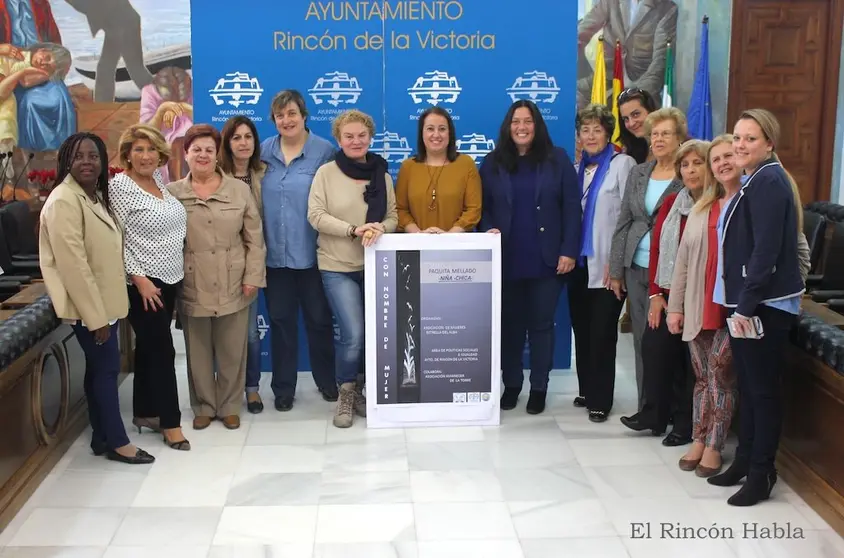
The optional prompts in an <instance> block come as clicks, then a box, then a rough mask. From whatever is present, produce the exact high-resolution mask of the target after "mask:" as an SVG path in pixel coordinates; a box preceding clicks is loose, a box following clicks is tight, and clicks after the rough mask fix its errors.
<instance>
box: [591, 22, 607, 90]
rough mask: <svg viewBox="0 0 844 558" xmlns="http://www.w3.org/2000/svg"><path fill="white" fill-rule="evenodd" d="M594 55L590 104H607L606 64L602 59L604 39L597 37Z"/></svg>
mask: <svg viewBox="0 0 844 558" xmlns="http://www.w3.org/2000/svg"><path fill="white" fill-rule="evenodd" d="M596 51H597V53H596V54H595V76H594V77H593V78H592V103H597V104H599V105H606V104H607V63H606V61H605V58H604V38H603V37H598V48H597V49H596Z"/></svg>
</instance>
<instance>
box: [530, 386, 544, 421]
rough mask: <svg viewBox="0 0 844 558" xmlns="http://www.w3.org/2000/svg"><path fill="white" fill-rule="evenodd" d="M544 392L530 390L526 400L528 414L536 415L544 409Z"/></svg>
mask: <svg viewBox="0 0 844 558" xmlns="http://www.w3.org/2000/svg"><path fill="white" fill-rule="evenodd" d="M545 393H546V392H544V391H533V390H531V392H530V397H529V398H528V402H527V412H528V414H529V415H538V414H539V413H541V412H542V411H544V410H545Z"/></svg>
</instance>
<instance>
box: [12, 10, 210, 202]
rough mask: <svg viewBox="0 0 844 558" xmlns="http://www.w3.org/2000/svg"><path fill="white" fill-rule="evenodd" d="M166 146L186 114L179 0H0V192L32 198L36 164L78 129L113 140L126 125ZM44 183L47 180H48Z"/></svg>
mask: <svg viewBox="0 0 844 558" xmlns="http://www.w3.org/2000/svg"><path fill="white" fill-rule="evenodd" d="M135 122H145V123H148V124H151V125H153V126H155V127H157V128H159V129H160V130H161V131H162V132H163V133H164V135H165V137H166V138H167V139H168V141H170V142H171V144H172V145H173V151H174V155H175V156H174V157H173V158H172V161H171V163H170V165H169V167H168V168H167V169H166V172H165V174H166V175H167V177H168V178H169V179H177V178H181V177H182V176H184V174H185V173H186V169H185V167H184V164H183V160H182V157H181V156H180V155H181V153H182V149H181V138H182V136H183V135H184V133H185V131H186V130H187V129H188V128H189V127H190V126H191V124H192V122H193V92H192V82H191V53H190V2H189V1H188V0H175V1H174V0H49V1H48V0H0V177H2V178H3V181H4V182H3V184H4V188H3V197H4V199H9V198H13V197H14V198H17V199H26V198H29V197H32V196H37V195H38V191H39V189H41V188H42V187H43V186H44V185H42V184H40V182H42V181H43V177H44V176H45V173H39V172H38V171H40V170H42V169H50V168H53V167H54V166H55V158H56V152H57V150H58V148H59V146H60V145H61V143H62V142H63V141H64V140H65V139H66V138H67V137H68V136H69V135H70V134H72V133H74V132H76V131H77V130H90V131H93V132H94V133H96V134H98V135H100V136H101V137H102V138H103V139H104V140H105V141H106V145H108V147H109V156H110V158H111V164H112V165H114V164H116V143H117V139H118V137H119V136H120V133H121V132H122V131H123V129H125V128H126V127H127V126H129V125H130V124H132V123H135ZM47 186H49V185H47Z"/></svg>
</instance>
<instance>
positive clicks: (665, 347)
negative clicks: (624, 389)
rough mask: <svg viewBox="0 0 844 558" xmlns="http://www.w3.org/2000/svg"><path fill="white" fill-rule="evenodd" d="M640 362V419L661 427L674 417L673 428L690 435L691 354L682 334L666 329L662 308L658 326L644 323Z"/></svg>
mask: <svg viewBox="0 0 844 558" xmlns="http://www.w3.org/2000/svg"><path fill="white" fill-rule="evenodd" d="M642 365H643V372H644V378H643V381H644V386H645V405H644V406H643V407H642V420H643V421H644V422H646V423H649V424H653V425H654V427H655V428H656V429H657V430H663V429H665V428H666V427H667V425H668V421H669V419H671V418H673V419H674V421H673V422H674V432H676V433H677V434H680V435H683V436H691V434H692V398H693V395H694V385H695V384H694V382H695V380H694V371H693V370H692V361H691V355H690V353H689V347H688V345H687V344H686V343H685V342H684V341H683V337H682V335H674V334H672V333H671V332H670V331H668V325H667V324H666V315H665V312H663V313H662V319H661V320H660V322H659V327H658V328H656V329H651V327H650V326H649V325H646V327H645V332H644V334H643V335H642Z"/></svg>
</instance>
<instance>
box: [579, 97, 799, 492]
mask: <svg viewBox="0 0 844 558" xmlns="http://www.w3.org/2000/svg"><path fill="white" fill-rule="evenodd" d="M619 105H620V112H621V114H622V116H623V118H624V124H625V125H626V127H623V128H622V130H624V132H625V133H623V134H622V138H623V140H624V146H625V149H624V153H616V152H615V150H614V149H613V146H612V145H611V144H610V138H611V137H612V132H613V129H614V125H615V121H614V118H613V116H612V114H611V113H610V111H609V109H608V108H607V107H604V106H596V105H590V106H589V107H587V108H586V109H584V110H582V111H581V112H580V113H579V114H578V118H577V133H578V139H579V141H580V144H581V146H582V149H583V156H582V159H581V161H580V163H579V165H578V179H579V185H580V192H582V204H583V219H582V224H583V229H582V231H583V239H584V240H583V242H582V243H581V246H582V250H581V258H582V264H581V265H579V266H578V267H577V268H576V269H575V271H574V272H573V273H572V275H571V277H570V278H569V281H568V287H569V288H568V293H569V304H570V307H571V318H572V325H573V329H574V336H575V347H576V354H577V359H576V362H577V373H578V380H579V386H580V393H579V395H578V396H577V397H576V398H575V400H574V405H575V406H577V407H586V408H587V409H588V412H589V418H590V420H593V421H595V422H601V421H604V420H606V418H607V415H608V414H609V411H610V408H611V406H612V399H613V384H614V379H615V356H616V355H615V346H616V342H617V328H616V326H617V324H616V321H617V319H618V316H619V314H620V312H621V307H622V301H624V300H625V299H626V300H627V303H628V308H629V313H630V319H631V322H632V328H633V337H634V348H635V355H636V357H635V358H636V382H637V385H638V410H637V412H636V413H635V414H633V415H632V416H625V417H621V422H622V423H623V424H624V425H625V426H626V427H628V428H630V429H632V430H635V431H650V432H651V433H652V434H654V435H662V434H664V433H665V432H666V430H667V429H668V426H669V424H672V425H673V427H672V428H671V432H670V433H669V434H668V435H667V436H665V438H664V439H663V442H662V443H663V444H664V445H666V446H680V445H686V444H691V446H690V448H689V450H688V451H687V452H686V454H685V455H683V457H682V458H681V459H680V461H679V463H678V465H679V467H680V468H681V469H683V470H685V471H694V472H695V473H696V475H697V476H699V477H704V478H707V479H708V482H709V483H711V484H714V485H719V486H733V485H737V484H739V483H740V482H741V481H742V479H745V478H746V482H745V483H744V484H743V486H742V487H741V489H740V490H739V491H738V492H737V493H736V494H734V495H733V496H732V497H730V499H729V500H728V502H729V503H730V504H732V505H736V506H749V505H754V504H756V503H758V502H759V501H762V500H765V499H767V498H768V497H769V495H770V492H771V489H772V488H773V486H774V484H775V483H776V479H777V476H776V471H775V469H774V458H775V455H776V450H777V445H778V440H779V433H780V425H781V421H782V411H781V403H780V397H781V395H780V393H779V377H780V373H781V366H782V357H783V350H784V346H785V344H786V343H787V335H788V332H789V330H790V327H791V325H792V324H793V321H794V318H795V316H796V315H797V314H798V313H799V310H800V300H801V297H802V293H803V291H804V282H805V279H806V276H807V274H808V272H809V250H808V244H807V242H806V238H805V237H804V235H803V232H802V226H803V225H802V207H801V203H800V196H799V192H798V189H797V185H796V183H795V182H794V179H793V178H792V177H791V175H790V174H789V173H788V172H787V171H786V170H785V169H784V168H783V167H782V165H781V163H780V162H779V158H778V157H777V155H776V153H775V149H776V145H777V142H778V141H779V137H780V128H779V124H778V122H777V120H776V118H775V117H774V116H773V115H772V114H771V113H770V112H768V111H766V110H763V109H752V110H748V111H745V112H744V113H742V114H741V116H740V117H739V120H738V122H737V123H736V125H735V128H734V132H733V134H725V135H721V136H718V137H717V138H715V139H714V140H713V141H712V142H708V141H700V140H694V139H689V134H688V127H687V124H686V119H685V116H684V115H683V113H682V112H681V111H680V110H678V109H676V108H664V109H659V110H653V107H654V103H653V101H652V100H651V99H650V97H649V95H648V94H647V93H645V92H642V91H640V90H636V89H633V90H627V91H625V92H623V93H622V95H621V96H620V97H619ZM634 115H635V116H636V117H639V118H641V119H642V120H643V121H642V123H641V124H638V123H634V124H633V125H631V122H632V119H633V118H634ZM637 136H638V137H640V138H644V139H646V140H647V145H648V149H647V150H644V151H643V150H640V149H638V148H637V144H636V141H637V140H636V137H637ZM633 155H636V156H638V157H640V158H643V159H644V160H641V161H638V164H636V163H637V161H636V160H634V159H633V157H632V156H633ZM596 188H598V189H599V191H597V192H596V191H595V189H596ZM608 295H609V296H608ZM728 326H729V327H728ZM738 401H740V403H741V405H740V406H741V413H740V417H739V418H740V427H739V445H738V448H737V450H736V456H735V459H734V460H733V462H732V463H731V465H730V467H729V468H728V469H727V470H726V471H724V472H723V473H722V472H721V470H722V455H721V452H722V450H723V448H724V442H725V440H726V438H727V435H728V433H729V430H730V425H731V421H732V419H733V415H734V412H735V410H736V407H737V402H738Z"/></svg>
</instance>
